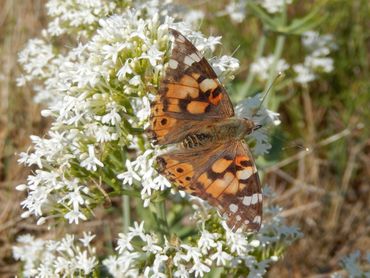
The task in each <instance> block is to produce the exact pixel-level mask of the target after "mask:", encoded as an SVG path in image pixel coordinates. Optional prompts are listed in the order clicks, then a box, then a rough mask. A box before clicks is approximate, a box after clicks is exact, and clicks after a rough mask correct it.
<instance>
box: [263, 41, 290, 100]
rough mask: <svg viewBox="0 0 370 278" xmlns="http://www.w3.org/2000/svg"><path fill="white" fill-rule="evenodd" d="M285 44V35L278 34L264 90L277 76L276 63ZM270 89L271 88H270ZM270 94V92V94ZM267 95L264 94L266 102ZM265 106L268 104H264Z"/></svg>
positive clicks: (265, 90)
mask: <svg viewBox="0 0 370 278" xmlns="http://www.w3.org/2000/svg"><path fill="white" fill-rule="evenodd" d="M284 44H285V35H279V36H278V38H277V41H276V46H275V51H274V61H273V62H272V65H271V69H270V72H269V77H268V79H267V83H266V85H265V88H264V90H263V91H264V92H267V90H268V89H269V88H270V87H271V85H272V83H273V82H274V80H275V78H276V76H277V74H278V73H277V68H276V67H277V64H278V61H279V59H280V57H281V54H282V53H283V48H284ZM271 91H272V89H271ZM270 96H271V94H270ZM268 98H269V96H268V95H267V96H266V103H268ZM266 106H268V105H267V104H266Z"/></svg>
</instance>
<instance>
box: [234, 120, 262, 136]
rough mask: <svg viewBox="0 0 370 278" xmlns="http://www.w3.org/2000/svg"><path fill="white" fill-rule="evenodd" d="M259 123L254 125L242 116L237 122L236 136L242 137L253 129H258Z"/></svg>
mask: <svg viewBox="0 0 370 278" xmlns="http://www.w3.org/2000/svg"><path fill="white" fill-rule="evenodd" d="M258 128H259V125H256V124H255V123H254V122H253V121H251V120H250V119H247V118H244V119H239V124H238V131H237V133H238V135H239V136H238V137H239V138H244V137H245V136H247V135H249V134H251V133H252V132H253V131H254V130H256V129H258Z"/></svg>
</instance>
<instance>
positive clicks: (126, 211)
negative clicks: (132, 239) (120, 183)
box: [122, 195, 131, 233]
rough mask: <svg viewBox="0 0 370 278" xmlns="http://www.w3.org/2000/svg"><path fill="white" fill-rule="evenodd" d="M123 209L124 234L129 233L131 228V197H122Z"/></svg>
mask: <svg viewBox="0 0 370 278" xmlns="http://www.w3.org/2000/svg"><path fill="white" fill-rule="evenodd" d="M122 207H123V232H124V233H128V228H129V227H130V221H131V219H130V197H129V196H127V195H123V197H122Z"/></svg>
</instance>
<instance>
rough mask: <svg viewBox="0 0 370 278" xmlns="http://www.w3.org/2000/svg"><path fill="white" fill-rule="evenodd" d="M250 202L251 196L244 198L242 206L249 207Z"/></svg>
mask: <svg viewBox="0 0 370 278" xmlns="http://www.w3.org/2000/svg"><path fill="white" fill-rule="evenodd" d="M251 202H252V197H251V196H244V198H243V205H245V206H250V204H251Z"/></svg>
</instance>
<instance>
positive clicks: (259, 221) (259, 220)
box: [253, 215, 261, 224]
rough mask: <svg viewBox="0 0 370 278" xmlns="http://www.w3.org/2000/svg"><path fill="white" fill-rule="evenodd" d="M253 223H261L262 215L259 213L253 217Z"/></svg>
mask: <svg viewBox="0 0 370 278" xmlns="http://www.w3.org/2000/svg"><path fill="white" fill-rule="evenodd" d="M253 223H257V224H261V216H259V215H257V216H255V217H254V219H253Z"/></svg>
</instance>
